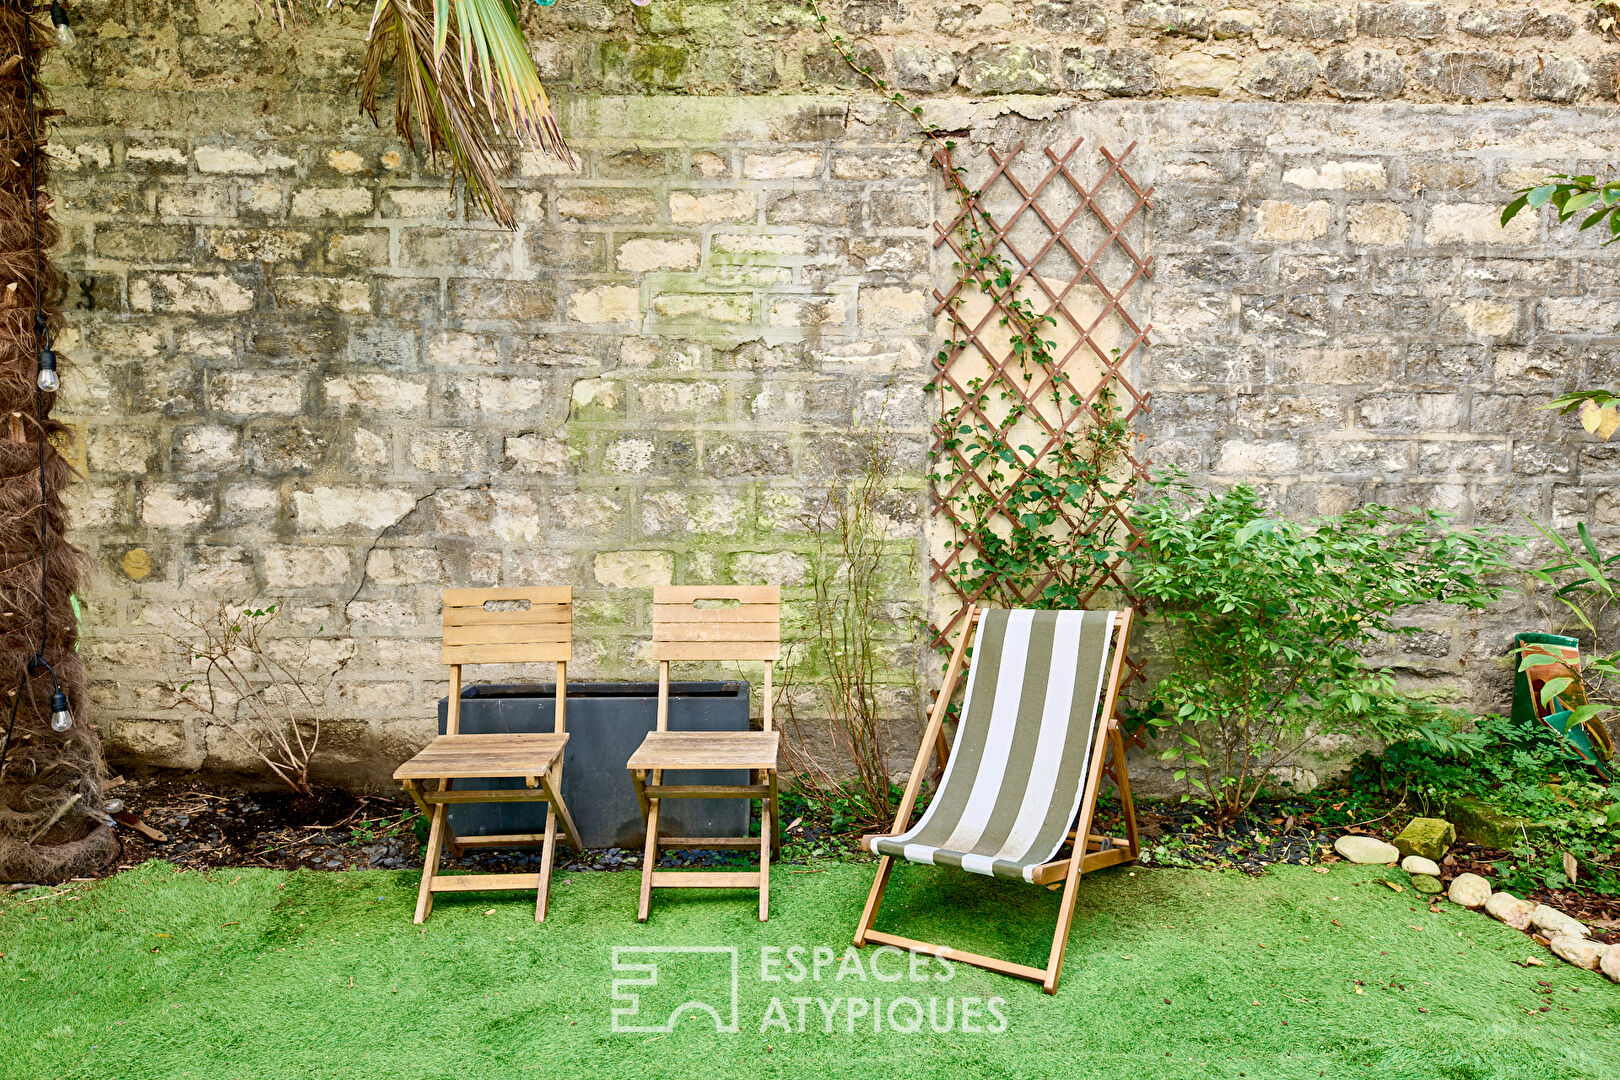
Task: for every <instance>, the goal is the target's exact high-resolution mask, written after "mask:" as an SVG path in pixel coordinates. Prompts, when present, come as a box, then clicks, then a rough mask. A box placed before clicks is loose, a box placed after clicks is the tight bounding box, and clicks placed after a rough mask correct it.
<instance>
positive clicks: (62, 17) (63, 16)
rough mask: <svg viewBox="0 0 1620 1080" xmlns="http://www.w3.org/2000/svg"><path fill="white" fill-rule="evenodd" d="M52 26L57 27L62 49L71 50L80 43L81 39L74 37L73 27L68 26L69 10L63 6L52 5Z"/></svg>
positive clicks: (58, 39)
mask: <svg viewBox="0 0 1620 1080" xmlns="http://www.w3.org/2000/svg"><path fill="white" fill-rule="evenodd" d="M51 25H52V26H54V27H56V40H57V41H58V42H60V43H61V45H62V48H64V49H71V48H73V46H75V45H77V44H78V43H79V39H78V38H76V37H74V36H73V27H71V26H69V25H68V17H67V9H66V8H64V7H63V6H62V5H61V4H57V3H53V4H51Z"/></svg>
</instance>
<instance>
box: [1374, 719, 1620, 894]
mask: <svg viewBox="0 0 1620 1080" xmlns="http://www.w3.org/2000/svg"><path fill="white" fill-rule="evenodd" d="M1459 740H1460V741H1461V745H1460V746H1458V747H1455V748H1453V749H1451V750H1449V751H1448V750H1446V749H1443V748H1440V747H1437V746H1435V745H1434V744H1432V743H1430V742H1428V741H1426V740H1422V739H1409V740H1404V741H1401V742H1397V743H1393V744H1391V745H1390V747H1389V749H1388V750H1386V751H1385V752H1384V754H1383V755H1382V756H1381V757H1369V758H1365V759H1363V760H1362V762H1361V763H1360V764H1359V765H1358V766H1357V768H1356V770H1355V772H1354V773H1353V774H1352V782H1353V783H1356V784H1358V785H1361V786H1363V787H1366V786H1371V785H1374V784H1376V785H1378V786H1380V787H1382V788H1384V789H1386V790H1391V791H1395V792H1398V793H1399V794H1401V795H1403V796H1404V797H1405V798H1407V799H1408V800H1411V801H1414V802H1416V803H1418V804H1419V805H1421V806H1425V807H1438V806H1440V805H1442V804H1444V803H1445V801H1446V800H1447V799H1448V798H1449V797H1451V796H1455V795H1472V796H1475V797H1477V798H1481V799H1483V800H1485V801H1486V802H1488V803H1490V804H1491V805H1492V806H1493V807H1495V808H1496V809H1497V810H1500V811H1502V812H1503V813H1504V814H1509V815H1512V816H1514V817H1522V818H1528V819H1529V820H1531V821H1533V822H1535V823H1537V825H1538V828H1537V829H1536V837H1537V839H1536V841H1535V842H1534V843H1531V842H1530V838H1529V837H1528V836H1526V837H1524V838H1523V840H1524V842H1523V843H1521V844H1519V845H1517V846H1516V847H1515V848H1514V849H1513V851H1512V852H1511V854H1512V855H1513V856H1514V857H1515V858H1514V861H1513V862H1511V863H1507V864H1502V865H1499V866H1498V874H1497V882H1496V884H1497V886H1498V887H1499V888H1505V889H1510V890H1514V891H1519V892H1527V891H1530V890H1533V889H1537V888H1541V887H1543V886H1545V887H1546V888H1549V889H1562V888H1567V887H1570V886H1575V887H1577V888H1582V889H1589V890H1591V891H1595V892H1599V893H1605V894H1608V895H1615V894H1620V858H1617V851H1620V783H1615V784H1606V783H1603V782H1601V781H1600V780H1599V779H1598V777H1597V775H1596V774H1595V773H1593V772H1592V771H1591V770H1590V769H1588V768H1587V767H1586V766H1585V765H1584V764H1582V763H1581V761H1580V759H1579V757H1578V756H1577V755H1576V754H1575V753H1574V752H1573V751H1572V750H1571V749H1570V747H1569V745H1568V743H1567V742H1565V741H1564V740H1562V739H1560V738H1559V737H1558V736H1557V735H1556V734H1554V733H1553V731H1552V730H1550V729H1549V728H1548V727H1546V725H1544V724H1541V723H1539V722H1537V723H1534V724H1521V723H1518V722H1516V721H1514V720H1511V719H1509V718H1507V717H1504V716H1487V717H1483V718H1481V719H1480V720H1479V722H1478V723H1477V724H1475V726H1474V729H1473V730H1472V731H1471V732H1468V733H1466V734H1465V735H1462V736H1459ZM1566 854H1567V855H1569V856H1570V860H1571V861H1570V863H1568V864H1566V862H1565V860H1564V856H1565V855H1566ZM1571 869H1574V870H1575V873H1574V874H1573V875H1571V873H1570V870H1571Z"/></svg>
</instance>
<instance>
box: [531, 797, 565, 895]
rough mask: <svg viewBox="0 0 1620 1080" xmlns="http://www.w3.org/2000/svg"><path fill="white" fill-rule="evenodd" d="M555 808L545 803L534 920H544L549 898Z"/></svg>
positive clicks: (553, 854)
mask: <svg viewBox="0 0 1620 1080" xmlns="http://www.w3.org/2000/svg"><path fill="white" fill-rule="evenodd" d="M559 816H560V815H559V814H558V813H557V808H556V807H555V806H552V805H551V804H549V803H548V804H546V839H545V844H544V845H543V846H542V847H541V848H540V885H539V887H538V888H537V889H535V895H534V921H535V922H545V921H546V906H547V905H548V904H549V903H550V900H551V865H552V860H553V859H554V858H555V857H556V854H557V818H558V817H559Z"/></svg>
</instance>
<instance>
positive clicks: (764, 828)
mask: <svg viewBox="0 0 1620 1080" xmlns="http://www.w3.org/2000/svg"><path fill="white" fill-rule="evenodd" d="M759 810H760V821H759V921H760V922H764V921H766V920H767V919H768V918H770V914H771V847H772V846H773V842H772V839H771V836H772V833H773V830H772V827H771V825H772V821H773V820H774V817H775V815H773V814H772V813H771V800H770V799H764V800H762V801H761V802H760V806H759Z"/></svg>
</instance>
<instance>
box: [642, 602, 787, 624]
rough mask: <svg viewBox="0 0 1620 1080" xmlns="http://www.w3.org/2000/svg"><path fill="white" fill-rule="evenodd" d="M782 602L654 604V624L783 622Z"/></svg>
mask: <svg viewBox="0 0 1620 1080" xmlns="http://www.w3.org/2000/svg"><path fill="white" fill-rule="evenodd" d="M781 621H782V605H781V604H738V605H737V606H736V607H720V608H700V607H693V606H692V605H691V604H654V605H653V625H655V626H656V625H657V624H658V623H661V622H708V623H728V622H781Z"/></svg>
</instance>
